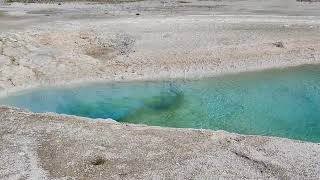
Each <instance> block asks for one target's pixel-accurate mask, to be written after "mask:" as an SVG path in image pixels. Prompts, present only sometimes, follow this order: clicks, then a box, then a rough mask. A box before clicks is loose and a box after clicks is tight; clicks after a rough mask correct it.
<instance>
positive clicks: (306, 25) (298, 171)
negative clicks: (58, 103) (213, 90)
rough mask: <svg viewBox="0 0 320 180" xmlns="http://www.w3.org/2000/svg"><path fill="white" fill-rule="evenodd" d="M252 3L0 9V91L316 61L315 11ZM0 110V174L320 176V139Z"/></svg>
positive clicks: (318, 28)
mask: <svg viewBox="0 0 320 180" xmlns="http://www.w3.org/2000/svg"><path fill="white" fill-rule="evenodd" d="M288 1H289V0H288ZM250 3H253V4H250ZM260 3H261V2H260V1H259V2H258V1H257V2H255V1H252V2H251V1H250V2H249V1H241V2H229V1H212V2H211V1H205V2H204V1H201V2H200V1H190V3H182V2H178V1H177V2H176V1H174V2H173V1H170V2H163V3H159V2H156V1H148V2H132V3H124V4H94V3H91V4H90V3H62V4H60V5H58V4H27V5H24V4H19V3H13V4H11V5H8V4H6V5H1V6H0V20H1V22H0V93H1V94H2V95H5V94H7V93H9V92H14V91H17V90H25V89H27V88H34V87H39V86H55V85H66V84H67V85H70V84H72V83H80V84H81V83H84V82H88V81H90V82H92V81H131V80H159V79H170V78H201V77H208V76H214V75H220V74H224V73H237V72H243V71H254V70H260V69H266V68H280V67H288V66H297V65H301V64H314V63H319V62H320V58H319V56H320V20H319V18H318V17H319V14H318V13H319V12H320V11H319V8H320V7H319V4H318V3H311V4H308V3H303V4H301V2H296V1H293V0H292V1H290V3H285V5H284V4H283V3H279V2H273V1H272V2H271V4H269V2H263V3H262V4H260ZM272 3H275V4H272ZM257 4H260V5H261V6H259V7H262V9H264V11H262V10H261V9H260V10H259V9H254V8H253V7H258V6H257ZM271 5H273V6H271ZM287 6H290V8H288V7H287ZM252 8H253V9H252ZM272 8H274V9H272ZM241 9H242V10H241ZM267 10H274V11H267ZM138 14H139V15H138ZM288 15H289V16H288ZM0 111H1V113H0V117H1V121H0V139H1V141H2V142H1V143H0V146H1V148H0V151H1V153H0V156H1V158H0V167H2V168H1V169H0V178H4V179H12V178H15V177H17V178H19V177H20V178H30V179H35V178H36V179H53V178H63V177H67V178H68V177H69V178H76V179H78V178H96V179H106V178H111V179H121V178H128V179H129V178H136V179H150V178H154V179H157V178H166V179H167V178H169V179H170V178H173V179H182V178H192V179H193V178H199V179H207V178H214V177H216V178H218V177H222V178H226V179H233V178H236V179H241V178H243V179H245V178H252V179H253V178H263V179H266V178H270V179H316V178H317V177H319V176H320V172H319V169H320V167H319V164H320V163H319V159H320V158H319V157H318V156H319V149H320V148H319V145H318V144H313V143H303V142H297V141H292V140H288V139H280V138H269V137H259V136H241V135H236V134H229V133H226V132H212V131H202V130H192V129H170V128H160V127H148V126H138V125H123V124H117V123H114V122H113V123H112V122H105V121H97V122H96V121H88V120H80V119H79V118H77V117H67V116H61V115H52V114H34V113H31V112H25V111H21V110H19V109H13V108H7V107H2V108H1V109H0Z"/></svg>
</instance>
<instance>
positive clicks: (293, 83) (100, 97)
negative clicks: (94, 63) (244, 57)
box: [0, 65, 320, 142]
mask: <svg viewBox="0 0 320 180" xmlns="http://www.w3.org/2000/svg"><path fill="white" fill-rule="evenodd" d="M0 103H1V104H7V105H13V106H18V107H23V108H28V109H30V110H32V111H34V112H48V111H49V112H57V113H63V114H71V115H78V116H85V117H91V118H113V119H115V120H117V121H120V122H128V123H137V124H138V123H139V124H148V125H157V126H167V127H180V128H203V129H213V130H220V129H222V130H226V131H230V132H236V133H242V134H255V135H271V136H279V137H287V138H292V139H299V140H306V141H312V142H320V66H318V65H317V66H302V67H298V68H288V69H282V70H268V71H263V72H252V73H241V74H236V75H226V76H221V77H214V78H208V79H202V80H189V81H186V80H176V81H171V82H169V81H168V82H130V83H114V84H110V83H109V84H107V83H106V84H88V85H86V86H81V87H74V88H54V89H52V88H51V89H39V90H34V91H31V92H26V93H24V94H17V95H15V96H10V97H7V98H4V99H1V100H0Z"/></svg>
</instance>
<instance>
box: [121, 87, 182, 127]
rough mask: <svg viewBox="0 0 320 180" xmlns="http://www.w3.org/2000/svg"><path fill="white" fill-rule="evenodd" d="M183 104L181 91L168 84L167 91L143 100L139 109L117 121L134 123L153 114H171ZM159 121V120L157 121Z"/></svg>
mask: <svg viewBox="0 0 320 180" xmlns="http://www.w3.org/2000/svg"><path fill="white" fill-rule="evenodd" d="M183 103H184V94H183V91H182V90H180V89H179V87H178V86H177V85H175V84H174V83H172V82H171V83H169V88H168V90H167V91H163V92H160V95H158V96H153V97H150V98H148V99H145V100H143V106H141V107H140V108H139V109H137V110H135V111H133V112H131V113H129V114H127V115H126V116H124V117H122V118H120V119H118V121H120V122H127V121H130V122H134V121H137V122H138V121H140V119H145V118H147V117H148V116H152V115H154V114H158V115H159V116H160V117H161V115H166V114H171V116H172V115H174V112H175V111H177V110H178V109H179V108H180V107H181V106H182V105H183ZM158 120H161V119H158Z"/></svg>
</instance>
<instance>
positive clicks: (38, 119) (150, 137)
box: [0, 107, 320, 179]
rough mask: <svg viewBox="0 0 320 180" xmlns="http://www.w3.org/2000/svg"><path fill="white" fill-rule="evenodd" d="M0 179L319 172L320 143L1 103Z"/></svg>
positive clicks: (264, 175) (275, 175) (307, 174)
mask: <svg viewBox="0 0 320 180" xmlns="http://www.w3.org/2000/svg"><path fill="white" fill-rule="evenodd" d="M0 119H1V120H0V139H1V143H0V152H1V153H0V166H1V169H0V179H13V178H31V177H32V179H55V178H64V177H67V178H75V179H88V178H89V179H92V178H94V179H123V178H125V179H130V178H134V179H140V178H148V179H149V178H155V179H156V178H162V179H168V178H173V179H187V178H199V179H208V178H218V177H219V178H228V179H232V178H237V179H246V178H262V179H266V178H271V179H272V178H274V179H316V178H318V177H319V176H320V171H319V169H320V145H319V144H314V143H306V142H299V141H294V140H289V139H282V138H272V137H260V136H242V135H237V134H230V133H227V132H222V131H221V132H220V131H219V132H214V131H207V130H193V129H173V128H161V127H149V126H142V125H131V124H119V123H116V122H113V121H108V120H98V121H96V120H90V119H84V118H79V117H73V116H64V115H57V114H35V113H31V112H27V111H23V110H21V109H15V108H9V107H1V108H0Z"/></svg>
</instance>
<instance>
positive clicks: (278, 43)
mask: <svg viewBox="0 0 320 180" xmlns="http://www.w3.org/2000/svg"><path fill="white" fill-rule="evenodd" d="M272 44H273V45H274V46H276V47H278V48H284V45H283V43H282V42H281V41H278V42H275V43H272Z"/></svg>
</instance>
